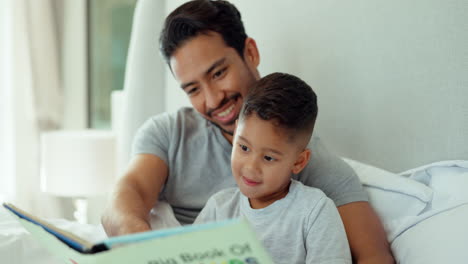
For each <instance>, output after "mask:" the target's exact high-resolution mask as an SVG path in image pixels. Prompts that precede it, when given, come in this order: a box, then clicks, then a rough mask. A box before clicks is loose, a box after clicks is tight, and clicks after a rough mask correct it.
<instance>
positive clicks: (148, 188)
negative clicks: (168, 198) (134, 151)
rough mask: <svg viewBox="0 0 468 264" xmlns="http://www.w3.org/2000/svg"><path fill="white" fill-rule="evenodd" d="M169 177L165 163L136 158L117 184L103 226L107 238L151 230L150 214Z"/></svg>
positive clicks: (154, 158)
mask: <svg viewBox="0 0 468 264" xmlns="http://www.w3.org/2000/svg"><path fill="white" fill-rule="evenodd" d="M167 175H168V167H167V165H166V164H165V162H164V161H163V160H162V159H160V158H158V157H157V156H155V155H150V154H139V155H136V156H135V157H134V158H133V159H132V161H131V163H130V166H129V169H128V170H127V173H126V174H125V175H124V176H123V177H122V178H121V179H120V180H119V182H118V183H117V185H116V187H115V189H114V191H113V194H112V196H111V199H110V201H109V205H108V207H107V209H106V210H105V212H104V214H103V216H102V218H101V222H102V225H103V227H104V230H105V231H106V233H107V235H108V236H118V235H124V234H129V233H136V232H143V231H148V230H150V229H151V226H150V223H149V212H150V211H151V208H153V206H154V205H155V203H156V202H157V200H158V196H159V192H160V190H161V188H162V186H163V184H164V183H165V181H166V179H167Z"/></svg>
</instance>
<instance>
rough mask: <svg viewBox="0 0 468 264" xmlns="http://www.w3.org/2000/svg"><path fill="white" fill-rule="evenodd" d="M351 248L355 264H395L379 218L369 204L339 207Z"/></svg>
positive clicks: (361, 203)
mask: <svg viewBox="0 0 468 264" xmlns="http://www.w3.org/2000/svg"><path fill="white" fill-rule="evenodd" d="M338 212H339V213H340V215H341V220H342V221H343V224H344V226H345V230H346V236H347V237H348V242H349V245H350V247H351V255H352V257H353V263H358V264H385V263H395V260H394V259H393V256H392V252H391V250H390V245H389V244H388V241H387V237H386V234H385V231H384V229H383V226H382V224H381V222H380V219H379V217H378V216H377V214H376V213H375V212H374V210H373V209H372V207H371V206H370V205H369V203H368V202H353V203H348V204H345V205H342V206H339V207H338Z"/></svg>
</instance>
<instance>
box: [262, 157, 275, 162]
mask: <svg viewBox="0 0 468 264" xmlns="http://www.w3.org/2000/svg"><path fill="white" fill-rule="evenodd" d="M263 158H264V159H265V160H266V161H269V162H271V161H275V160H276V159H275V158H273V157H270V156H264V157H263Z"/></svg>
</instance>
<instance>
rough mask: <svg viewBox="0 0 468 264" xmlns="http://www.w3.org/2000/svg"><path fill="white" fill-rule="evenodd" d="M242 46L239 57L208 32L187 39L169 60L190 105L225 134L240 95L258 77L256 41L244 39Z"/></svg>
mask: <svg viewBox="0 0 468 264" xmlns="http://www.w3.org/2000/svg"><path fill="white" fill-rule="evenodd" d="M252 43H253V44H252ZM252 45H253V46H252ZM253 48H254V50H253V52H254V54H253V55H252V54H251V53H252V49H253ZM245 49H246V52H245V53H244V58H245V60H242V58H241V57H240V56H239V54H238V53H237V52H236V50H235V49H234V48H231V47H229V46H227V45H226V44H225V43H224V40H223V39H222V37H221V35H219V34H218V33H215V32H210V33H209V34H200V35H198V36H196V37H194V38H192V39H190V40H188V41H187V42H186V43H184V44H183V45H182V46H181V47H179V48H178V49H177V50H176V51H175V53H174V54H173V56H172V57H171V60H170V65H171V69H172V71H173V74H174V76H175V78H176V80H177V81H178V82H179V83H180V86H181V88H182V89H183V90H184V91H185V92H186V93H187V95H188V96H189V99H190V102H191V103H192V105H193V107H194V108H195V109H196V110H197V111H198V112H199V113H200V114H202V115H203V116H204V117H205V118H206V119H208V120H209V121H211V122H213V123H215V124H216V125H218V126H219V127H221V128H222V129H223V132H224V133H225V136H226V132H228V133H227V134H229V133H230V134H232V133H233V131H234V128H235V121H236V120H237V117H238V116H239V112H240V109H241V107H242V101H243V100H242V99H243V97H244V96H245V95H246V93H247V90H248V88H250V87H251V86H252V85H253V84H254V83H255V81H256V79H258V78H259V76H258V72H257V70H256V67H257V65H258V58H257V57H258V53H255V52H256V46H255V42H253V40H252V39H248V40H246V48H245ZM256 56H257V57H256ZM228 139H230V137H229V138H228Z"/></svg>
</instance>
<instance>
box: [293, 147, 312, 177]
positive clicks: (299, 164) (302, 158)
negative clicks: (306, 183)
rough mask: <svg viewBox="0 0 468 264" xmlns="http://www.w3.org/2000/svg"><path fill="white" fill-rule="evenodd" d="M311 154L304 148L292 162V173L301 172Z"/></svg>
mask: <svg viewBox="0 0 468 264" xmlns="http://www.w3.org/2000/svg"><path fill="white" fill-rule="evenodd" d="M311 155H312V154H311V152H310V149H304V150H303V151H302V152H301V153H300V154H299V156H298V157H297V159H296V162H294V165H293V167H292V169H291V171H292V173H294V174H298V173H299V172H301V171H302V170H303V169H304V168H305V166H306V165H307V163H308V162H309V160H310V156H311Z"/></svg>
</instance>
